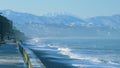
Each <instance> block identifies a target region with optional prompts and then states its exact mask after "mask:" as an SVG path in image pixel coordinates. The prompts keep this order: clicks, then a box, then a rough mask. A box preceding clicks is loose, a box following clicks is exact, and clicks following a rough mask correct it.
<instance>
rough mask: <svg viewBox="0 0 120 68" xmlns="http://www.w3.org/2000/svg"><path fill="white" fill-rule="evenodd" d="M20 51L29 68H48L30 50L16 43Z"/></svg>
mask: <svg viewBox="0 0 120 68" xmlns="http://www.w3.org/2000/svg"><path fill="white" fill-rule="evenodd" d="M16 44H17V45H18V47H19V50H20V52H21V54H22V56H23V59H24V62H25V63H26V64H27V67H28V68H46V67H45V66H44V64H43V63H42V62H41V61H40V59H39V58H38V57H37V56H36V55H35V54H34V53H33V52H32V51H31V50H30V49H28V48H26V47H25V46H23V45H22V44H21V43H20V42H18V41H16Z"/></svg>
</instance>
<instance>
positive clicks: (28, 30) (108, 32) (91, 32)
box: [0, 10, 120, 38]
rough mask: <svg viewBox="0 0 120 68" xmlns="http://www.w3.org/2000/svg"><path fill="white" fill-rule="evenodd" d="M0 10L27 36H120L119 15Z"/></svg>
mask: <svg viewBox="0 0 120 68" xmlns="http://www.w3.org/2000/svg"><path fill="white" fill-rule="evenodd" d="M0 12H2V15H3V16H5V17H7V18H8V19H10V20H12V21H13V24H14V26H15V27H16V28H17V29H19V30H20V31H21V32H24V33H25V35H26V36H29V37H103V38H109V37H111V38H112V37H118V38H119V36H120V15H112V16H97V17H92V18H87V19H81V18H79V17H76V16H72V15H66V14H58V15H51V16H46V15H45V16H44V15H43V16H36V15H32V14H28V13H21V12H15V11H12V10H1V11H0Z"/></svg>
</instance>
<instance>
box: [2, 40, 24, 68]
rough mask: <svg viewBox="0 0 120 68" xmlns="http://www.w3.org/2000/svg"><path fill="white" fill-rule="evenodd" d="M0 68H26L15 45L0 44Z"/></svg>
mask: <svg viewBox="0 0 120 68" xmlns="http://www.w3.org/2000/svg"><path fill="white" fill-rule="evenodd" d="M0 68H26V66H25V64H24V61H23V58H22V55H21V54H20V52H19V50H18V46H17V45H16V44H15V43H10V42H9V43H6V44H0Z"/></svg>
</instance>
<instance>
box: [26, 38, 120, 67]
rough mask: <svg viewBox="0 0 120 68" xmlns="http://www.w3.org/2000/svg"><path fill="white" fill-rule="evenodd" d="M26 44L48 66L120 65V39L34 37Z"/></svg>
mask: <svg viewBox="0 0 120 68" xmlns="http://www.w3.org/2000/svg"><path fill="white" fill-rule="evenodd" d="M25 44H26V45H25V46H26V47H28V48H30V49H31V50H33V52H35V54H37V56H38V57H39V58H40V59H41V60H42V62H43V63H44V64H45V66H46V68H120V39H103V38H102V39H99V38H33V39H29V40H27V41H26V42H25Z"/></svg>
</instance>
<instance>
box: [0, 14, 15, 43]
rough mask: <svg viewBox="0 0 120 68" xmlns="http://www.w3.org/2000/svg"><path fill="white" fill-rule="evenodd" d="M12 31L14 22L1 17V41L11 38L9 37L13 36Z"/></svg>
mask: <svg viewBox="0 0 120 68" xmlns="http://www.w3.org/2000/svg"><path fill="white" fill-rule="evenodd" d="M12 31H13V29H12V21H10V20H8V19H7V18H6V17H4V16H1V15H0V40H1V41H4V38H5V37H6V36H8V38H9V36H10V35H11V34H12Z"/></svg>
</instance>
